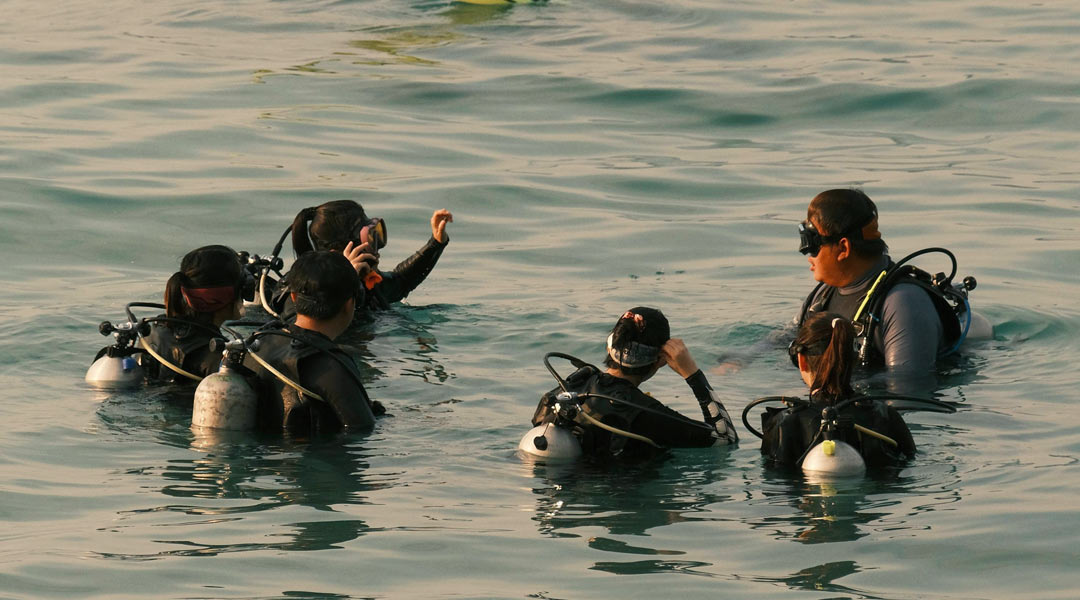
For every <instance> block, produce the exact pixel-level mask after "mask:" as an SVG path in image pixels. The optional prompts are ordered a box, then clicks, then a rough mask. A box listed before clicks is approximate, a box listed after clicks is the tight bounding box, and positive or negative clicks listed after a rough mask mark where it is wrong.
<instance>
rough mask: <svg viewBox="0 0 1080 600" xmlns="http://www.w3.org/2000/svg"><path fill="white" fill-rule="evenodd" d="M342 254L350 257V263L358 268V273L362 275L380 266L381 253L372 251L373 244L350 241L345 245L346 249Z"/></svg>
mask: <svg viewBox="0 0 1080 600" xmlns="http://www.w3.org/2000/svg"><path fill="white" fill-rule="evenodd" d="M342 254H344V255H345V258H347V259H349V264H351V265H352V266H353V268H354V269H356V274H357V275H360V276H361V277H362V276H364V275H367V274H368V273H369V272H370V271H372V270H373V269H374V268H375V267H377V266H379V255H378V254H375V253H374V252H373V251H372V249H371V244H356V243H354V242H349V243H348V244H346V245H345V251H344V252H343V253H342Z"/></svg>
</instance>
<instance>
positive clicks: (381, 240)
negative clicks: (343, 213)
mask: <svg viewBox="0 0 1080 600" xmlns="http://www.w3.org/2000/svg"><path fill="white" fill-rule="evenodd" d="M359 237H360V243H361V244H371V247H372V248H373V249H374V250H375V251H379V250H381V249H382V248H383V247H384V246H386V239H387V238H386V221H384V220H382V219H380V218H379V217H375V218H373V219H371V220H370V221H368V222H367V223H366V224H364V226H363V227H362V228H361V229H360V236H359Z"/></svg>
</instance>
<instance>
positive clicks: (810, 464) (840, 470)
mask: <svg viewBox="0 0 1080 600" xmlns="http://www.w3.org/2000/svg"><path fill="white" fill-rule="evenodd" d="M802 470H803V473H806V474H811V473H812V474H814V475H817V476H819V477H820V476H831V477H861V476H862V475H863V474H864V473H866V461H864V460H863V458H862V455H860V454H859V451H858V450H856V449H855V448H852V447H851V445H850V444H848V443H846V442H841V441H839V440H824V441H822V442H821V443H819V444H818V445H817V446H814V447H813V448H811V449H810V451H809V452H807V453H806V457H805V458H803V463H802Z"/></svg>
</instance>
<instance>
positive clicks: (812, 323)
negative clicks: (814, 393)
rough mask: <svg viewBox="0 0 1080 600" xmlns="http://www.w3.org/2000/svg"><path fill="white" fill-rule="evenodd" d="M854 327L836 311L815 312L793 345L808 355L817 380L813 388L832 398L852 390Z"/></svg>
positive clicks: (811, 386) (837, 398) (843, 396)
mask: <svg viewBox="0 0 1080 600" xmlns="http://www.w3.org/2000/svg"><path fill="white" fill-rule="evenodd" d="M854 340H855V328H854V327H852V325H851V321H849V320H847V319H845V318H843V317H841V316H840V315H838V314H835V313H823V312H818V313H813V314H811V315H810V316H809V317H808V318H807V319H806V321H805V322H804V323H803V324H802V327H800V328H799V333H798V335H796V336H795V343H794V347H795V349H796V350H797V351H798V353H799V354H801V355H803V356H805V357H806V361H807V362H808V363H809V367H810V372H811V373H813V375H814V379H813V381H812V383H811V384H810V388H811V390H820V391H821V392H822V393H823V394H824V395H825V396H827V397H828V398H830V399H831V400H840V399H842V398H845V397H847V396H850V395H851V393H852V389H851V370H852V368H853V367H854V366H855V346H854Z"/></svg>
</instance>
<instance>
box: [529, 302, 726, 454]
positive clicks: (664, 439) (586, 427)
mask: <svg viewBox="0 0 1080 600" xmlns="http://www.w3.org/2000/svg"><path fill="white" fill-rule="evenodd" d="M604 365H605V366H606V367H607V369H606V370H605V371H603V372H602V371H600V369H598V368H596V367H594V366H592V365H585V366H583V367H581V368H580V369H578V370H577V371H575V372H574V373H573V374H571V375H570V376H569V377H567V378H566V381H565V383H566V385H567V388H568V391H570V392H574V393H578V394H596V395H598V396H595V397H590V398H586V399H585V400H584V402H583V403H582V405H581V411H582V413H584V414H586V415H588V416H587V417H586V418H584V419H583V420H578V421H577V422H576V425H575V426H574V429H573V433H574V435H575V436H576V437H577V438H578V440H579V441H580V442H581V447H582V450H583V451H584V454H585V455H586V456H590V457H593V458H599V459H611V458H618V459H623V460H625V459H630V460H633V459H642V458H648V457H651V456H654V455H657V454H659V453H660V452H662V451H663V450H664V449H666V448H701V447H706V446H725V445H728V444H734V443H736V442H738V435H737V434H736V433H735V427H734V426H733V425H732V424H731V419H730V418H729V417H728V414H727V411H726V410H725V409H724V405H723V404H721V402H720V399H719V398H717V396H716V394H715V393H714V392H713V389H712V387H711V386H710V385H709V382H708V380H706V379H705V374H704V373H702V372H701V369H698V367H697V364H696V363H695V362H694V358H693V357H692V356H691V355H690V351H689V350H688V349H687V348H686V345H685V344H683V341H682V340H680V339H678V338H673V337H671V329H670V327H669V325H668V320H667V318H666V317H664V314H663V313H662V312H660V311H659V310H657V309H655V308H647V307H643V306H639V307H636V308H631V309H630V310H628V311H626V312H625V313H624V314H623V315H622V316H621V317H619V320H618V321H616V322H615V327H614V328H613V329H612V330H611V333H610V334H609V335H608V338H607V356H606V357H605V359H604ZM664 365H667V366H669V367H671V370H673V371H675V372H676V373H678V374H679V376H680V377H682V378H683V380H685V381H686V383H687V385H689V386H690V389H691V390H692V391H693V392H694V396H695V397H696V398H697V401H698V406H699V408H700V409H701V414H702V419H703V420H701V421H697V420H694V419H691V418H689V417H685V416H683V415H681V414H679V413H678V412H676V411H674V410H672V409H670V408H668V407H667V406H665V405H663V404H662V403H660V401H658V400H656V399H654V398H653V397H652V396H649V395H647V394H645V393H644V392H642V391H641V390H640V389H638V386H640V385H641V384H642V383H644V382H645V381H646V380H648V379H649V378H651V377H652V376H653V375H655V374H656V372H657V371H659V370H660V368H661V367H663V366H664ZM561 391H562V388H561V387H559V388H555V389H553V390H551V391H550V392H548V393H547V394H545V395H544V397H543V398H541V399H540V405H539V406H538V407H537V409H536V413H535V414H534V415H533V419H532V424H533V426H536V425H540V424H542V423H551V422H553V421H554V420H555V418H556V416H557V415H556V414H555V413H554V411H553V410H552V407H553V406H554V399H555V396H556V395H558V394H559V392H561ZM600 396H604V397H600ZM626 434H630V435H626Z"/></svg>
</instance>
